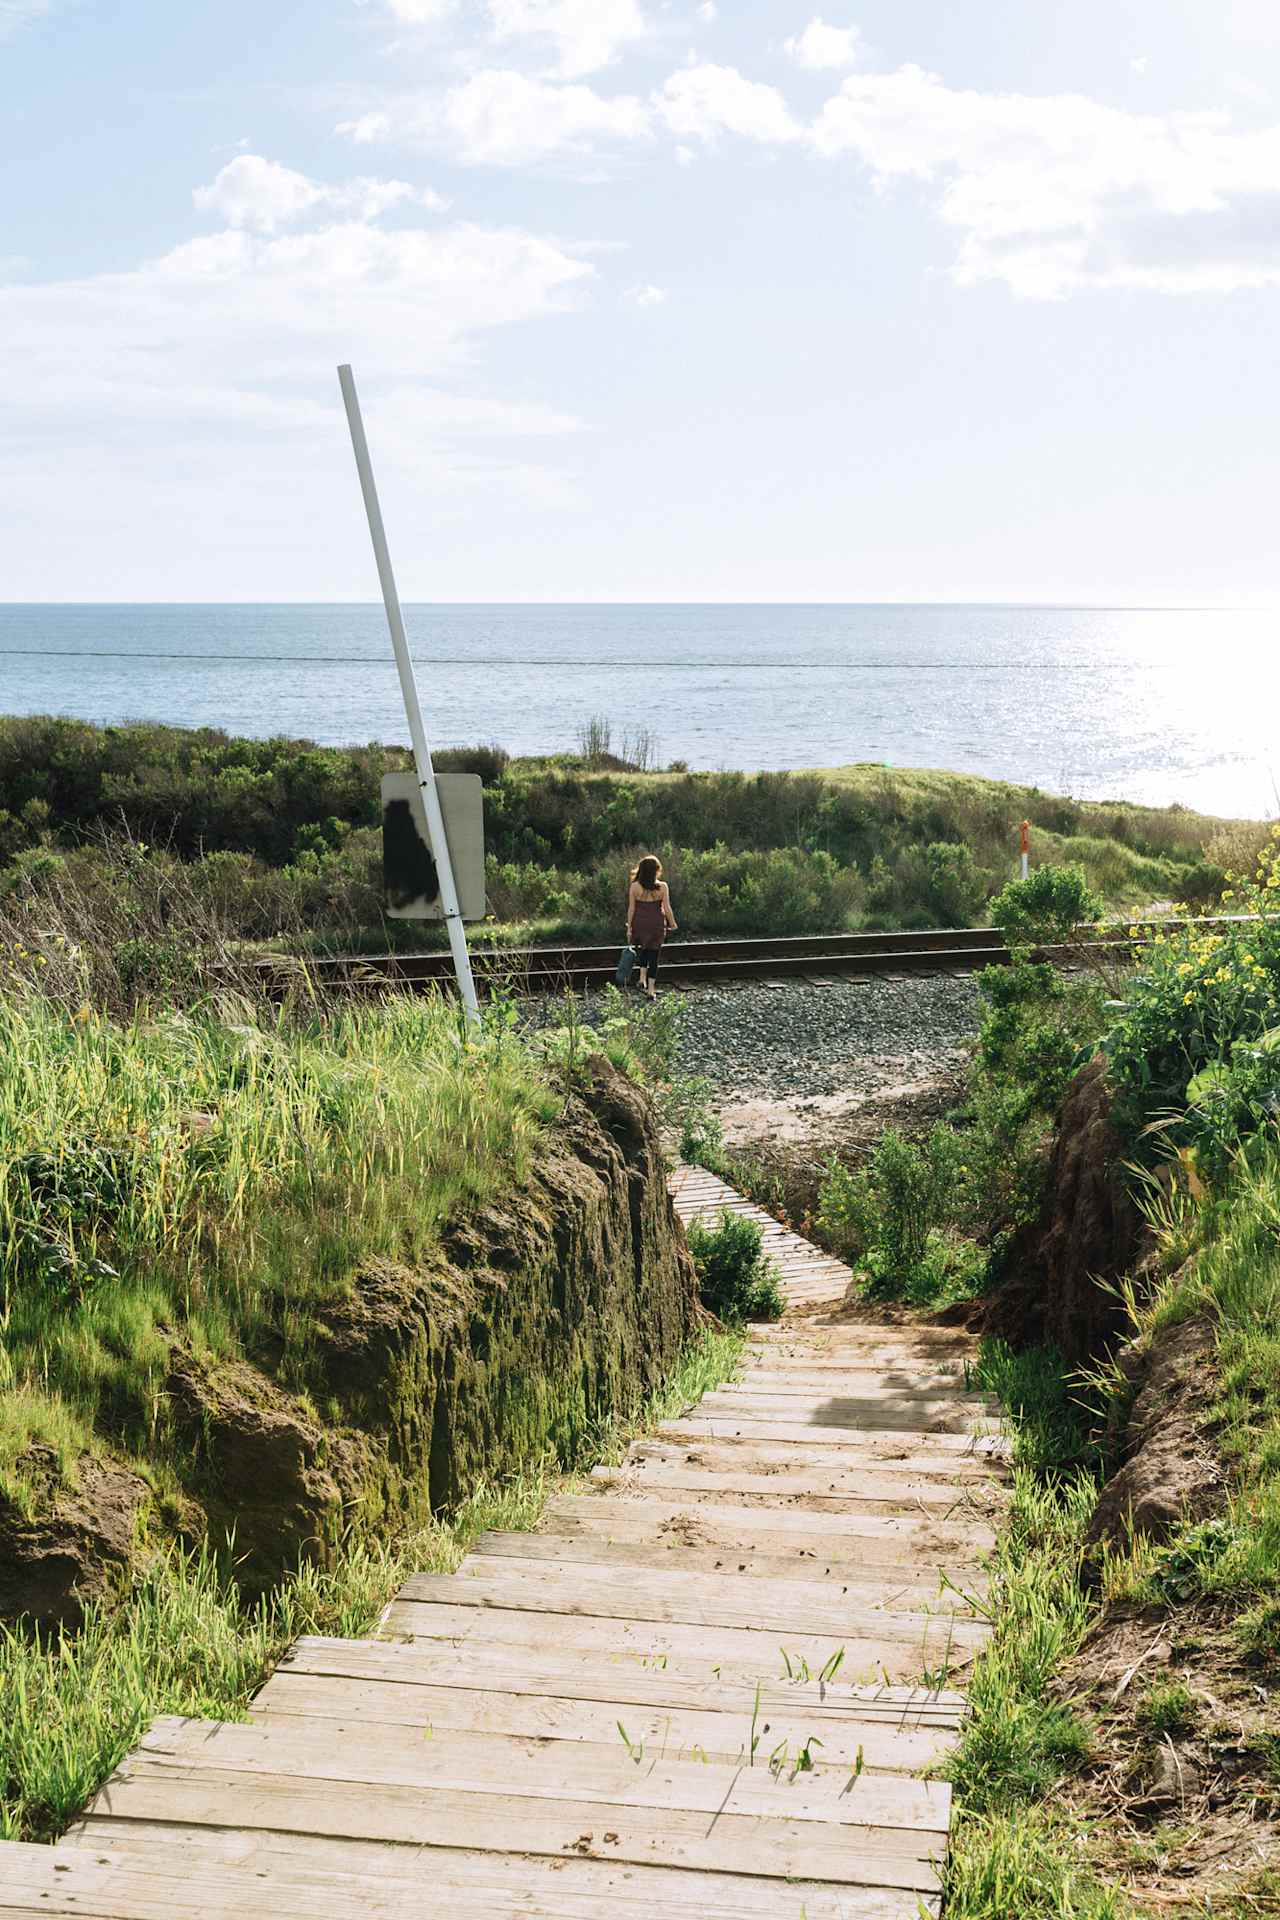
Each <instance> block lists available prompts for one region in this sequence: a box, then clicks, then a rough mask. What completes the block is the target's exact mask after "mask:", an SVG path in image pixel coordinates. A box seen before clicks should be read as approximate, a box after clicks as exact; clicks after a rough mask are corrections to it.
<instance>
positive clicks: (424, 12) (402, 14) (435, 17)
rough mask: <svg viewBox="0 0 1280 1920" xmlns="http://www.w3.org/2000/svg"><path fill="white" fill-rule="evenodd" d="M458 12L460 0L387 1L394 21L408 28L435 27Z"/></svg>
mask: <svg viewBox="0 0 1280 1920" xmlns="http://www.w3.org/2000/svg"><path fill="white" fill-rule="evenodd" d="M457 10H458V0H387V11H388V13H389V14H390V15H391V18H392V19H393V20H398V21H399V22H400V23H401V25H402V26H406V27H433V26H435V25H436V24H437V23H438V22H439V21H441V20H447V19H449V18H450V16H451V15H452V14H454V13H456V12H457Z"/></svg>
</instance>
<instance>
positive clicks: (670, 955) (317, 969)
mask: <svg viewBox="0 0 1280 1920" xmlns="http://www.w3.org/2000/svg"><path fill="white" fill-rule="evenodd" d="M1244 917H1245V916H1241V915H1233V916H1230V921H1235V920H1239V919H1242V918H1244ZM1230 921H1229V920H1228V919H1227V918H1226V917H1218V918H1216V919H1204V920H1198V921H1197V922H1196V923H1195V924H1196V925H1197V926H1199V927H1205V928H1212V927H1214V926H1223V925H1227V924H1230ZM1130 924H1131V925H1132V924H1136V925H1137V927H1138V938H1139V940H1143V939H1147V938H1150V937H1152V936H1153V935H1154V934H1155V933H1156V932H1157V931H1162V932H1165V933H1170V932H1174V931H1177V930H1179V929H1180V928H1182V927H1184V926H1185V925H1186V924H1187V923H1186V922H1185V921H1181V920H1158V921H1139V922H1131V923H1130ZM1131 945H1132V942H1131V941H1130V940H1129V939H1128V938H1127V937H1126V936H1125V935H1124V934H1123V933H1121V932H1119V930H1117V932H1116V934H1115V935H1114V936H1113V935H1110V934H1108V933H1105V932H1104V933H1103V934H1102V935H1101V937H1098V938H1093V939H1081V940H1078V941H1076V942H1073V943H1072V944H1071V945H1070V946H1063V947H1052V948H1046V949H1042V950H1038V955H1037V957H1040V958H1044V959H1049V960H1052V961H1054V962H1056V963H1057V964H1060V965H1064V964H1073V963H1074V964H1080V963H1087V962H1088V961H1089V960H1090V959H1102V958H1106V957H1115V956H1116V955H1118V954H1121V953H1125V952H1127V951H1129V949H1130V947H1131ZM618 951H619V949H618V947H617V946H592V947H587V946H582V947H493V948H478V949H477V950H476V951H475V952H474V954H473V967H474V971H475V977H476V980H477V983H479V984H480V985H482V986H484V987H486V988H487V989H488V990H489V991H491V992H492V991H494V990H505V991H508V992H512V993H516V994H520V993H528V992H556V991H562V990H564V989H566V988H572V989H574V990H575V991H581V990H584V989H590V988H595V987H603V986H606V985H607V984H608V983H609V981H611V980H612V979H613V977H614V970H615V968H616V966H617V960H618ZM1011 957H1012V956H1011V955H1010V952H1009V949H1008V947H1007V946H1006V945H1005V943H1004V940H1003V938H1002V937H1001V935H1000V933H999V932H998V931H997V930H996V929H995V928H994V927H933V928H925V929H923V930H919V931H912V932H887V933H839V934H803V935H799V936H794V937H787V938H785V939H776V940H675V941H672V942H670V943H668V945H667V947H666V948H665V950H664V953H663V958H662V979H663V980H664V981H665V982H666V983H667V984H668V985H669V986H678V987H695V986H700V985H708V986H710V985H727V984H732V983H734V982H741V983H746V982H749V981H752V980H770V979H773V980H785V979H801V980H805V979H808V980H811V981H813V980H828V979H836V978H846V979H848V978H859V977H861V978H866V977H869V976H874V975H886V974H888V975H892V974H911V973H915V974H922V973H961V972H963V973H971V972H975V971H976V970H977V969H979V968H981V967H987V966H1007V965H1008V964H1009V962H1010V959H1011ZM257 964H258V966H259V967H260V968H261V969H262V971H263V972H264V973H265V974H266V975H267V977H268V980H269V981H270V982H272V983H273V984H277V983H278V984H279V985H281V986H283V985H284V984H285V983H286V982H287V981H288V980H290V979H295V978H296V976H297V973H298V969H299V966H300V965H302V966H304V967H305V968H306V970H307V972H308V973H309V974H310V975H311V977H312V978H313V979H314V980H315V982H316V984H317V985H321V986H324V987H326V988H329V989H334V990H337V991H339V992H342V991H346V992H352V993H376V992H378V991H379V990H380V989H387V988H392V989H401V990H403V989H413V990H418V991H427V990H429V989H431V988H433V987H441V988H444V989H446V990H447V989H448V988H449V987H450V984H451V961H450V957H449V954H448V953H447V952H431V953H380V954H368V953H364V954H326V955H323V956H316V957H313V958H307V959H305V960H302V961H300V960H299V958H298V957H296V956H295V957H290V958H283V957H282V958H280V959H276V958H274V957H273V956H269V955H268V956H265V957H263V958H262V959H261V960H260V961H259V962H258V963H257Z"/></svg>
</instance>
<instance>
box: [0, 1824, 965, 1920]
mask: <svg viewBox="0 0 1280 1920" xmlns="http://www.w3.org/2000/svg"><path fill="white" fill-rule="evenodd" d="M78 1838H79V1839H82V1841H83V1846H82V1845H77V1847H76V1848H75V1854H76V1856H77V1857H83V1853H84V1851H85V1850H86V1849H87V1848H88V1847H89V1846H91V1845H92V1846H94V1849H95V1858H96V1857H97V1856H98V1855H99V1853H101V1851H102V1850H104V1849H108V1848H109V1850H110V1851H109V1853H108V1854H107V1858H108V1859H109V1860H110V1861H111V1862H112V1864H113V1865H117V1864H118V1865H121V1866H124V1867H125V1868H126V1870H129V1871H132V1872H133V1873H135V1874H137V1875H138V1876H142V1875H144V1874H149V1872H150V1861H151V1858H152V1856H153V1855H154V1854H155V1853H156V1852H157V1851H158V1850H159V1849H160V1848H163V1847H167V1848H170V1849H172V1850H173V1851H174V1852H176V1853H178V1854H180V1855H181V1856H182V1857H183V1858H184V1859H185V1860H190V1861H192V1862H193V1863H194V1865H195V1867H196V1869H197V1871H198V1873H199V1876H200V1877H199V1881H198V1887H200V1888H203V1886H204V1885H205V1884H206V1875H214V1876H216V1875H219V1874H224V1873H230V1874H242V1875H245V1876H252V1878H253V1881H254V1882H255V1883H256V1884H255V1885H254V1887H253V1893H254V1895H255V1896H256V1897H255V1898H253V1899H252V1900H251V1901H250V1902H249V1904H247V1905H244V1906H241V1907H240V1908H239V1909H238V1910H237V1909H236V1908H234V1907H229V1909H228V1920H232V1916H234V1920H257V1916H258V1915H259V1914H260V1913H261V1912H262V1891H263V1884H264V1882H266V1884H267V1885H269V1886H270V1888H271V1890H272V1893H273V1895H274V1894H275V1892H276V1890H277V1889H281V1890H283V1889H285V1888H293V1887H298V1888H302V1889H304V1890H307V1897H308V1899H309V1900H310V1902H311V1906H310V1920H316V1916H317V1915H321V1914H322V1915H323V1916H324V1920H329V1916H330V1913H331V1906H330V1902H331V1900H333V1898H334V1894H335V1891H336V1890H338V1889H341V1888H343V1887H344V1886H346V1885H348V1884H350V1883H352V1882H354V1883H355V1884H356V1886H357V1887H358V1888H359V1889H361V1890H362V1892H363V1893H364V1895H365V1897H366V1899H367V1900H368V1901H369V1902H371V1903H372V1905H371V1906H370V1907H368V1908H366V1909H364V1910H366V1911H370V1912H372V1913H373V1914H375V1915H377V1916H378V1917H379V1920H381V1916H383V1915H384V1914H386V1915H391V1914H403V1915H404V1916H405V1920H439V1917H440V1914H441V1911H442V1908H444V1909H445V1910H447V1911H448V1912H449V1913H450V1914H452V1913H453V1912H454V1911H457V1912H459V1913H461V1914H465V1915H467V1916H468V1920H471V1916H473V1915H484V1916H486V1920H488V1916H489V1915H490V1914H491V1913H493V1911H494V1905H495V1903H496V1908H497V1911H498V1913H500V1914H501V1915H502V1920H511V1916H512V1915H514V1914H519V1915H520V1916H521V1920H617V1916H618V1914H619V1913H620V1912H631V1913H640V1914H659V1913H660V1914H663V1915H666V1914H672V1915H677V1916H680V1920H702V1917H703V1916H704V1915H705V1917H706V1920H806V1916H807V1920H917V1913H916V1906H915V1901H916V1900H917V1898H920V1899H922V1901H923V1903H924V1911H925V1912H926V1913H928V1914H936V1912H937V1910H938V1908H937V1901H936V1898H935V1896H932V1895H928V1894H925V1895H921V1896H917V1895H916V1894H914V1893H904V1892H900V1891H895V1890H890V1889H880V1888H873V1887H851V1886H847V1885H845V1886H839V1885H832V1884H830V1883H820V1882H817V1881H813V1880H809V1881H796V1882H793V1883H786V1884H784V1883H780V1882H778V1881H777V1880H753V1879H750V1878H746V1877H743V1876H740V1875H738V1874H732V1873H703V1872H688V1871H685V1870H683V1869H680V1868H673V1867H666V1866H635V1865H619V1864H616V1863H615V1862H613V1861H609V1860H592V1859H584V1858H582V1857H581V1856H580V1855H577V1854H570V1855H568V1856H567V1857H564V1858H560V1859H543V1858H538V1857H536V1856H530V1855H518V1854H494V1853H482V1852H479V1851H476V1850H469V1849H464V1848H459V1847H435V1848H432V1849H431V1850H430V1852H424V1851H423V1850H422V1849H420V1848H418V1847H416V1846H413V1847H405V1846H396V1845H394V1844H392V1843H388V1842H384V1841H376V1840H344V1839H334V1838H330V1837H329V1836H327V1835H323V1834H289V1833H269V1832H254V1831H252V1830H247V1831H246V1830H243V1829H236V1828H228V1829H223V1830H219V1829H214V1828H209V1827H194V1826H183V1825H180V1824H178V1823H172V1824H164V1825H151V1824H147V1823H142V1822H134V1821H129V1820H97V1819H88V1820H85V1821H83V1822H81V1825H80V1830H79V1834H78ZM33 1851H35V1850H34V1849H33ZM41 1851H43V1852H45V1853H47V1852H49V1851H50V1850H49V1849H48V1848H44V1849H41ZM213 1884H214V1885H215V1886H216V1885H217V1881H216V1878H215V1879H214V1881H213ZM196 1897H197V1898H198V1893H197V1896H196ZM0 1911H2V1909H0ZM54 1911H55V1912H56V1908H55V1909H54ZM215 1911H216V1909H215ZM336 1913H337V1915H339V1916H340V1917H341V1920H346V1913H345V1910H344V1909H343V1908H341V1907H339V1908H337V1909H336ZM201 1914H202V1910H201V1909H199V1908H195V1909H194V1910H193V1911H192V1913H191V1920H201ZM113 1920H114V1917H113ZM130 1920H132V1916H130ZM144 1920H153V1916H152V1914H151V1913H150V1912H149V1911H148V1912H146V1913H145V1914H144ZM154 1920H172V1914H171V1910H168V1909H164V1908H160V1909H158V1910H157V1911H156V1913H155V1916H154ZM178 1920H187V1915H186V1914H185V1913H183V1912H182V1911H181V1909H179V1910H178Z"/></svg>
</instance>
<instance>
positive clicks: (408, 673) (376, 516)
mask: <svg viewBox="0 0 1280 1920" xmlns="http://www.w3.org/2000/svg"><path fill="white" fill-rule="evenodd" d="M338 384H339V385H340V386H341V388H342V399H343V403H344V405H345V406H346V409H347V425H348V426H349V427H350V429H351V446H352V451H353V452H354V453H355V456H356V472H357V473H358V474H359V475H360V491H361V493H362V494H363V495H364V510H365V513H366V514H367V515H368V518H369V537H370V539H371V540H372V541H373V557H374V559H375V560H376V562H377V565H378V579H379V580H380V581H381V583H382V603H383V605H384V606H385V608H386V610H387V626H388V627H389V628H390V630H391V644H392V646H393V647H394V648H395V655H396V666H397V668H398V670H399V673H400V691H401V693H402V694H403V696H404V710H405V714H406V717H407V718H408V721H409V738H410V740H411V741H412V742H413V764H414V766H415V768H416V769H417V774H418V785H419V787H420V788H421V790H422V805H423V810H424V812H425V813H426V816H427V832H428V834H429V836H430V839H431V851H432V853H433V855H434V856H435V863H436V872H437V874H438V876H439V880H440V904H441V906H442V907H443V908H444V919H445V926H446V927H447V928H448V932H449V950H450V952H451V953H452V955H453V970H454V972H455V974H456V975H457V978H458V992H459V994H460V995H461V996H462V1004H463V1006H464V1007H465V1009H466V1014H467V1018H468V1020H472V1021H477V1020H479V1018H480V1007H479V1003H478V1002H477V1000H476V983H475V980H474V979H473V978H472V973H471V955H470V953H469V952H468V950H467V930H466V926H465V924H464V922H463V918H462V908H461V905H460V903H459V900H458V888H457V883H456V881H455V879H454V875H453V856H452V855H451V854H450V852H449V836H448V834H447V833H446V832H445V825H444V813H443V812H442V810H441V806H440V791H439V788H438V787H437V786H436V770H435V767H434V766H433V765H432V761H431V747H430V744H429V743H428V740H427V730H426V727H425V726H424V724H423V719H422V705H421V702H420V701H419V699H418V682H417V679H416V677H415V675H414V671H413V661H412V659H411V658H410V655H409V642H408V640H407V639H406V638H405V631H404V615H403V614H402V613H401V611H400V595H399V593H398V592H397V590H396V577H395V574H394V573H393V572H392V570H391V554H390V551H389V549H388V547H387V534H386V529H385V528H384V526H383V524H382V508H381V507H380V506H379V504H378V489H377V486H376V484H375V482H374V478H373V463H372V462H371V461H370V459H369V442H368V441H367V440H366V438H365V432H364V420H363V419H362V417H361V414H360V400H359V396H358V395H357V393H356V383H355V377H354V375H353V374H352V371H351V369H350V367H347V366H342V367H339V368H338Z"/></svg>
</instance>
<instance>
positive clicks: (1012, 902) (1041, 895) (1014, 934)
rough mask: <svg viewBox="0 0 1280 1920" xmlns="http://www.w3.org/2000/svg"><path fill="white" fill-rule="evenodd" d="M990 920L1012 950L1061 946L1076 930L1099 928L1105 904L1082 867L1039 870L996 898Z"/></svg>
mask: <svg viewBox="0 0 1280 1920" xmlns="http://www.w3.org/2000/svg"><path fill="white" fill-rule="evenodd" d="M991 918H992V921H993V923H994V925H996V926H997V927H999V929H1000V931H1001V933H1002V934H1003V935H1004V937H1005V940H1006V941H1007V943H1008V945H1009V947H1010V948H1011V949H1017V948H1022V947H1039V946H1045V947H1048V946H1061V945H1063V944H1064V943H1065V942H1066V941H1068V940H1070V938H1071V937H1072V935H1073V934H1074V933H1075V932H1076V930H1077V928H1079V927H1085V926H1093V925H1096V923H1097V922H1098V921H1099V920H1100V919H1101V918H1102V902H1101V900H1100V899H1099V898H1098V896H1097V894H1096V893H1095V892H1094V891H1093V889H1092V887H1091V886H1090V885H1089V882H1088V879H1087V878H1086V876H1085V871H1084V868H1083V867H1037V868H1036V869H1035V871H1034V872H1033V873H1031V874H1029V875H1028V877H1027V878H1026V879H1025V880H1011V881H1010V883H1009V885H1008V886H1007V887H1006V888H1005V889H1004V891H1003V892H1002V893H999V894H997V895H996V898H995V899H994V900H993V902H992V904H991Z"/></svg>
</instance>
